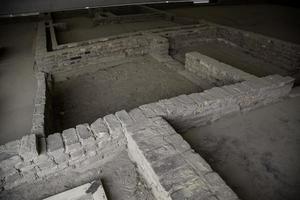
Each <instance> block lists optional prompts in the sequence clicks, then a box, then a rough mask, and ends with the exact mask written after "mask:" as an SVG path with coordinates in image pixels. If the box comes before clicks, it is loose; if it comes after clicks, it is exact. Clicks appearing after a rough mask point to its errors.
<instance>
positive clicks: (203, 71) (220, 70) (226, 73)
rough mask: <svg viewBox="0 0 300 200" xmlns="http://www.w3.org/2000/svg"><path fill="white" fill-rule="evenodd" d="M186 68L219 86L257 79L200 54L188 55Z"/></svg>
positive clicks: (191, 53)
mask: <svg viewBox="0 0 300 200" xmlns="http://www.w3.org/2000/svg"><path fill="white" fill-rule="evenodd" d="M185 68H186V69H187V70H189V71H191V72H192V73H194V74H196V75H197V76H199V77H202V78H204V79H207V80H209V81H210V82H211V83H214V84H215V85H217V86H222V85H229V84H233V83H237V82H241V81H245V80H255V79H257V77H256V76H253V75H251V74H248V73H246V72H244V71H242V70H239V69H237V68H234V67H232V66H230V65H227V64H225V63H222V62H219V61H217V60H215V59H213V58H211V57H208V56H205V55H203V54H201V53H198V52H190V53H187V54H186V56H185Z"/></svg>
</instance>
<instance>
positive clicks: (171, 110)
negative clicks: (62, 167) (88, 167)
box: [140, 75, 294, 132]
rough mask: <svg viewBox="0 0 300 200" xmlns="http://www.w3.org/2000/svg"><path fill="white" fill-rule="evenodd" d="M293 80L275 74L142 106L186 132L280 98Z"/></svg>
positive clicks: (288, 90)
mask: <svg viewBox="0 0 300 200" xmlns="http://www.w3.org/2000/svg"><path fill="white" fill-rule="evenodd" d="M293 82H294V79H293V78H291V77H282V76H279V75H272V76H267V77H263V78H257V79H253V80H247V81H243V82H241V83H236V84H232V85H226V86H222V87H214V88H212V89H208V90H205V91H204V92H202V93H193V94H189V95H180V96H178V97H174V98H171V99H164V100H160V101H158V102H154V103H150V104H146V105H142V106H140V109H141V110H142V111H143V112H144V113H145V115H146V116H148V117H156V116H160V117H163V118H164V119H166V120H167V121H168V122H169V123H170V124H171V125H172V126H173V127H174V128H175V129H176V130H177V131H178V132H182V131H186V130H188V129H190V128H192V127H197V126H201V125H205V124H207V123H209V122H212V121H215V120H217V119H219V118H221V117H223V116H225V115H228V114H231V113H235V112H240V111H248V110H251V109H254V108H257V107H259V106H263V105H266V104H268V103H271V102H274V101H278V99H280V98H282V97H285V96H287V95H288V94H289V92H290V90H291V88H292V86H293Z"/></svg>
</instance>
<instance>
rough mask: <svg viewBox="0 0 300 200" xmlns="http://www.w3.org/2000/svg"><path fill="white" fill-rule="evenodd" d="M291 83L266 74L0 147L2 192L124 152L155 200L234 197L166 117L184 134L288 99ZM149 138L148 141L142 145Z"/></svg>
mask: <svg viewBox="0 0 300 200" xmlns="http://www.w3.org/2000/svg"><path fill="white" fill-rule="evenodd" d="M292 84H293V79H291V78H289V77H281V76H278V75H275V76H268V77H264V78H260V79H257V80H255V81H249V80H248V81H244V82H241V83H237V84H233V85H229V86H223V87H220V88H213V89H210V90H206V91H204V92H203V93H195V94H191V95H181V96H178V97H175V98H171V99H166V100H161V101H159V102H156V103H151V104H147V105H143V106H140V108H138V109H133V110H132V111H130V112H129V114H128V113H127V112H125V111H120V112H117V113H116V115H107V116H105V117H104V118H103V119H101V118H100V119H98V120H96V121H95V122H94V123H92V124H91V125H90V126H89V125H88V124H81V125H78V126H76V128H71V129H67V130H65V131H63V132H62V133H55V134H52V135H49V136H48V137H47V138H37V136H36V135H34V134H31V135H27V136H24V137H23V138H22V139H20V140H17V141H13V142H10V143H7V144H5V145H2V146H1V147H0V149H1V165H0V166H1V180H2V181H1V183H2V186H3V188H4V189H6V190H8V189H11V188H13V187H16V186H18V185H20V184H23V183H26V182H33V181H35V180H37V179H40V178H43V177H44V176H49V175H53V174H54V173H56V172H58V171H61V170H65V169H67V168H81V169H88V166H89V165H91V163H94V162H100V163H103V162H106V161H107V160H109V159H112V158H113V157H114V156H115V155H117V154H118V152H121V151H122V150H124V149H125V148H126V146H127V147H128V152H129V155H130V157H131V158H132V159H133V161H134V162H136V163H137V165H138V167H139V169H140V170H141V173H142V174H143V176H144V177H145V180H146V181H147V182H148V183H149V184H150V186H151V188H152V190H153V192H154V194H155V195H156V197H157V198H161V199H182V198H192V197H193V196H197V195H199V194H200V193H201V195H204V196H205V197H209V198H211V199H218V198H219V199H224V198H225V199H237V197H236V195H235V194H234V193H233V192H232V191H231V190H230V188H229V187H228V186H226V184H225V183H224V182H223V181H222V179H221V178H220V177H219V176H218V175H217V174H216V173H214V172H212V171H211V169H210V167H209V165H208V164H207V163H206V162H205V161H204V160H203V159H202V158H201V157H200V156H199V155H197V154H195V153H194V152H193V151H192V150H191V149H190V147H189V145H188V144H187V143H186V142H185V141H184V140H183V139H182V138H181V136H179V135H178V134H177V133H176V131H175V130H174V129H173V128H172V127H171V126H170V125H169V124H168V123H167V122H166V121H165V120H163V119H162V118H161V117H163V118H164V119H166V120H167V121H168V122H169V123H171V124H172V126H173V127H174V128H175V129H176V130H180V131H183V130H187V129H189V128H191V127H194V126H199V125H202V124H206V123H208V122H211V121H214V120H216V119H218V118H220V117H222V116H225V115H227V114H230V113H233V112H239V111H245V110H250V109H253V108H256V107H257V106H261V105H265V104H267V103H270V102H274V101H277V100H278V99H280V98H282V97H284V96H287V95H288V93H289V91H290V90H291V87H292ZM125 136H126V137H125ZM148 137H149V139H150V138H151V140H145V138H148ZM156 137H157V138H156ZM161 137H162V138H163V139H162V138H161ZM126 144H127V145H126ZM183 155H184V156H183ZM164 156H165V157H164ZM182 156H183V157H184V159H183V157H182ZM189 158H191V159H189ZM182 159H183V160H182ZM197 160H198V161H197ZM193 162H194V163H193ZM199 167H200V168H199ZM169 168H170V169H171V170H166V169H169ZM173 168H174V169H173ZM180 169H182V170H180ZM178 170H179V171H178ZM162 176H163V177H164V178H163V179H162V178H160V177H162ZM169 178H170V179H169ZM194 184H195V185H198V186H197V187H194V186H195V185H194Z"/></svg>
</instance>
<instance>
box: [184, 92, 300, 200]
mask: <svg viewBox="0 0 300 200" xmlns="http://www.w3.org/2000/svg"><path fill="white" fill-rule="evenodd" d="M299 113H300V97H295V98H290V99H286V100H284V101H282V102H279V103H276V104H273V105H269V106H266V107H263V108H259V109H257V110H253V111H250V112H247V113H244V114H238V115H234V116H231V117H227V118H222V119H220V120H219V121H216V122H214V123H212V124H210V125H207V126H204V127H200V128H195V129H191V130H189V131H187V132H186V133H183V134H182V136H183V137H184V139H185V140H186V141H187V142H188V143H189V144H190V145H191V146H192V148H193V149H194V150H195V151H196V152H198V153H199V154H200V155H201V156H203V157H204V158H205V159H206V161H208V163H209V164H210V165H211V166H212V168H213V169H214V170H215V171H216V172H218V173H219V174H220V175H221V177H222V178H223V179H224V180H225V181H226V182H227V183H228V184H229V185H230V186H231V188H232V189H233V190H234V191H235V192H236V193H237V194H238V195H239V197H240V198H241V199H243V200H253V199H256V200H266V199H268V200H269V199H272V200H286V199H289V200H296V199H299V195H300V191H299V187H300V175H299V174H300V157H299V152H300V134H299V130H300V115H299Z"/></svg>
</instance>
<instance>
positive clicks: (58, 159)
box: [0, 115, 126, 189]
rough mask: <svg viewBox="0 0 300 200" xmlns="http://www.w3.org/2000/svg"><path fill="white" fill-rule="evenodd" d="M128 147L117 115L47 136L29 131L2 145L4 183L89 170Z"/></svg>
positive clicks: (2, 182)
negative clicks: (70, 171) (70, 170)
mask: <svg viewBox="0 0 300 200" xmlns="http://www.w3.org/2000/svg"><path fill="white" fill-rule="evenodd" d="M125 147H126V139H125V137H124V135H123V133H122V129H121V124H120V122H119V121H118V120H117V118H116V117H115V116H114V115H108V116H105V117H104V119H98V120H97V121H95V122H94V123H93V124H92V125H91V126H89V125H88V124H80V125H77V126H76V128H71V129H67V130H64V131H63V133H62V134H61V133H55V134H51V135H49V136H48V137H47V138H44V137H39V138H38V137H37V136H36V135H34V134H31V135H26V136H24V137H23V138H22V139H21V140H17V141H13V142H10V143H7V144H5V145H2V146H1V148H0V149H1V151H0V158H1V161H0V162H1V164H0V172H1V173H0V177H1V184H2V186H3V187H4V188H5V189H11V188H13V187H15V186H18V185H20V184H22V183H25V182H32V181H34V180H36V179H40V178H43V177H45V176H48V175H53V173H56V172H58V171H60V170H68V169H70V168H78V169H80V170H87V169H89V167H93V165H94V164H96V166H99V165H101V164H103V163H104V162H106V161H108V160H110V159H112V158H113V157H114V156H115V155H117V154H118V153H120V152H121V151H123V150H124V149H125Z"/></svg>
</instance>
